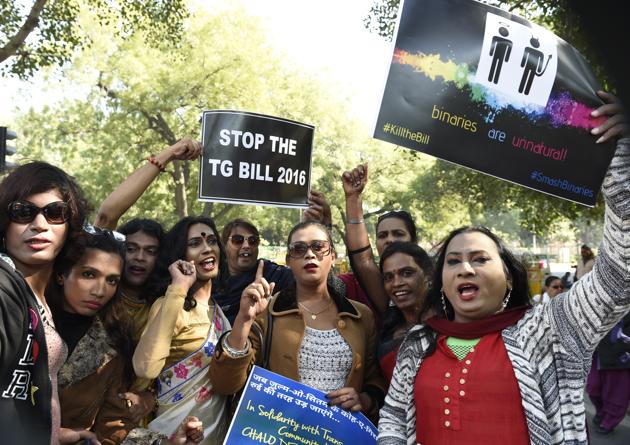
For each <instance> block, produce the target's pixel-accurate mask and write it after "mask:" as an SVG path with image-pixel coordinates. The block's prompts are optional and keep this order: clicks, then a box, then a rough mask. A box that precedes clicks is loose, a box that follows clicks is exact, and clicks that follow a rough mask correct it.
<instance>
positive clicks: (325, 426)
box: [224, 366, 377, 445]
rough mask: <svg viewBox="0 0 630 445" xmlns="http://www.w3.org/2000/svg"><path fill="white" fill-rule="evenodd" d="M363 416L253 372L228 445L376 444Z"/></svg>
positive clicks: (311, 392)
mask: <svg viewBox="0 0 630 445" xmlns="http://www.w3.org/2000/svg"><path fill="white" fill-rule="evenodd" d="M376 437H377V430H376V428H375V427H374V425H372V423H371V422H370V421H369V420H368V419H367V418H366V417H365V416H364V415H363V414H361V413H351V412H348V411H344V410H343V409H341V408H338V407H336V406H328V403H327V399H326V397H325V395H324V393H323V392H321V391H318V390H316V389H313V388H311V387H309V386H306V385H303V384H301V383H299V382H296V381H294V380H291V379H288V378H286V377H282V376H281V375H278V374H275V373H273V372H271V371H268V370H266V369H264V368H260V367H258V366H254V369H253V370H252V372H251V373H250V375H249V378H248V379H247V384H246V385H245V390H244V391H243V395H242V397H241V400H240V402H239V404H238V408H237V409H236V413H235V415H234V418H233V419H232V424H231V425H230V429H229V430H228V433H227V437H226V439H225V442H224V445H237V444H238V445H247V444H260V443H264V444H267V445H294V444H295V445H342V444H355V443H356V444H361V445H370V444H376Z"/></svg>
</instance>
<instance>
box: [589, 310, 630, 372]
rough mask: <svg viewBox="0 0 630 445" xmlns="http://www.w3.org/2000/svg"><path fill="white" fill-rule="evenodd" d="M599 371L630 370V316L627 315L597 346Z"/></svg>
mask: <svg viewBox="0 0 630 445" xmlns="http://www.w3.org/2000/svg"><path fill="white" fill-rule="evenodd" d="M597 354H598V355H599V368H598V369H604V370H607V369H630V314H627V315H626V316H625V317H624V318H623V319H622V320H621V321H620V322H619V323H617V324H616V325H615V327H614V328H613V329H612V331H610V332H609V333H608V334H606V337H604V339H603V340H602V341H601V342H600V343H599V345H598V346H597Z"/></svg>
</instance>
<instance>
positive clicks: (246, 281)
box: [212, 260, 293, 324]
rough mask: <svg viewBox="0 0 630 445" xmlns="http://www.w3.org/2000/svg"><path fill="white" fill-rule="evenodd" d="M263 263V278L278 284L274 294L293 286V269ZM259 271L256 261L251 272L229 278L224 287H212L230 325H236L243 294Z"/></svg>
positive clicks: (217, 285)
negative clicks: (235, 321) (235, 320)
mask: <svg viewBox="0 0 630 445" xmlns="http://www.w3.org/2000/svg"><path fill="white" fill-rule="evenodd" d="M263 261H264V263H265V266H264V269H263V277H265V280H267V281H268V282H269V283H271V282H274V283H276V286H275V287H274V292H279V291H281V290H283V289H286V288H287V287H289V286H290V285H291V284H293V273H292V272H291V269H289V268H288V267H285V266H281V265H279V264H276V263H274V262H272V261H269V260H263ZM257 270H258V261H256V265H255V266H254V267H252V268H251V269H250V270H248V271H246V272H242V273H240V274H238V275H232V276H230V277H228V279H227V280H225V282H224V284H223V285H220V284H219V283H218V282H217V283H214V285H213V286H212V298H213V299H214V301H216V302H217V304H218V305H219V306H221V309H223V313H224V314H225V316H226V317H227V319H228V320H229V321H230V324H234V319H235V318H236V315H237V314H238V310H239V308H240V302H241V294H242V293H243V290H245V288H246V287H247V286H249V285H250V284H251V283H253V282H254V280H255V279H256V271H257Z"/></svg>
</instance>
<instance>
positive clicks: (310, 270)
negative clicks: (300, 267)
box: [304, 263, 319, 272]
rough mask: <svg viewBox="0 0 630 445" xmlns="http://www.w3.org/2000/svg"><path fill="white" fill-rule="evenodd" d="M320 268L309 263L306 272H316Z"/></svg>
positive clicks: (305, 268)
mask: <svg viewBox="0 0 630 445" xmlns="http://www.w3.org/2000/svg"><path fill="white" fill-rule="evenodd" d="M318 268H319V266H318V265H317V264H315V263H308V264H307V265H306V266H304V270H306V271H307V272H314V271H316V270H317V269H318Z"/></svg>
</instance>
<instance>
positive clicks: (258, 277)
mask: <svg viewBox="0 0 630 445" xmlns="http://www.w3.org/2000/svg"><path fill="white" fill-rule="evenodd" d="M264 270H265V262H264V261H263V260H260V261H258V270H256V282H260V280H261V279H262V277H263V272H264Z"/></svg>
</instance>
